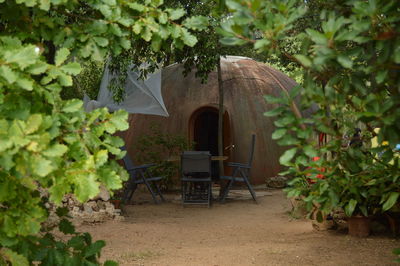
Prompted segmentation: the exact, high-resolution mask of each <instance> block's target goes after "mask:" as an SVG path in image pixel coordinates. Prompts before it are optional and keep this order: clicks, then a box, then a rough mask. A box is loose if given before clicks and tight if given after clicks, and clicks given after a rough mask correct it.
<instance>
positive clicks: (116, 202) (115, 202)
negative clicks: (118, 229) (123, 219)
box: [110, 199, 121, 209]
mask: <svg viewBox="0 0 400 266" xmlns="http://www.w3.org/2000/svg"><path fill="white" fill-rule="evenodd" d="M110 202H111V203H112V204H113V205H114V208H115V209H121V200H118V199H110Z"/></svg>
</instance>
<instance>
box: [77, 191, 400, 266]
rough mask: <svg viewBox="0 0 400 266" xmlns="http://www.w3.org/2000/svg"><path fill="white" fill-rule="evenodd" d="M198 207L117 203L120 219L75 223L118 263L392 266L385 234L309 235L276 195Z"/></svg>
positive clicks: (172, 202) (391, 242)
mask: <svg viewBox="0 0 400 266" xmlns="http://www.w3.org/2000/svg"><path fill="white" fill-rule="evenodd" d="M264 194H268V195H266V196H262V197H259V198H258V199H259V204H254V203H253V201H252V200H248V199H241V200H235V201H228V202H227V203H225V204H219V203H215V204H214V205H213V206H212V207H211V208H210V209H208V208H205V207H183V206H182V205H181V204H180V202H179V201H178V200H177V195H167V196H168V198H169V200H168V202H167V203H163V204H160V205H155V204H153V203H151V202H148V203H144V204H141V205H128V206H125V213H126V216H127V217H126V219H125V221H123V222H107V223H104V224H99V225H91V226H89V225H86V226H81V227H80V228H79V229H80V230H82V231H84V230H86V231H89V232H90V233H92V234H93V236H94V238H96V239H104V240H106V242H107V246H106V247H105V248H104V251H103V255H102V259H104V260H105V259H113V260H116V261H118V262H119V263H120V265H162V266H164V265H165V266H167V265H171V266H172V265H211V266H217V265H218V266H223V265H396V264H394V263H393V259H394V256H393V255H392V254H391V251H392V249H393V248H395V247H400V243H399V242H398V241H397V240H395V239H393V238H390V237H388V236H376V235H375V236H374V235H372V236H370V237H368V238H364V239H359V238H353V237H350V236H347V235H346V234H344V233H338V232H336V231H316V230H314V229H313V228H312V225H311V222H310V221H309V220H305V219H294V218H293V217H291V216H290V215H289V214H288V211H289V210H290V208H291V207H290V206H291V205H290V202H289V201H288V200H287V199H286V198H285V196H284V195H283V193H282V191H280V190H272V191H271V192H270V193H264Z"/></svg>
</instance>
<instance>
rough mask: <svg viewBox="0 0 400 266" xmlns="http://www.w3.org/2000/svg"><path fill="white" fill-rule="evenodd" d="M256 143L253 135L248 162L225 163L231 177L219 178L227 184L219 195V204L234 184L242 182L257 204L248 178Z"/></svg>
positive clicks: (223, 200)
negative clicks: (229, 168) (230, 171)
mask: <svg viewBox="0 0 400 266" xmlns="http://www.w3.org/2000/svg"><path fill="white" fill-rule="evenodd" d="M255 143H256V136H255V135H254V134H253V135H252V137H251V148H250V152H249V161H248V162H247V163H234V162H229V163H227V166H229V167H232V168H233V170H232V176H221V177H220V179H221V180H227V181H228V184H227V185H226V187H225V188H224V190H223V192H222V195H221V198H220V200H221V202H225V199H226V196H227V195H228V193H229V191H230V189H231V188H232V186H233V184H234V183H235V182H244V183H245V184H246V186H247V188H248V189H249V191H250V194H251V196H252V197H253V200H254V201H255V202H257V199H256V193H255V191H254V189H253V187H252V186H251V184H250V181H249V178H250V170H251V164H252V162H253V155H254V146H255Z"/></svg>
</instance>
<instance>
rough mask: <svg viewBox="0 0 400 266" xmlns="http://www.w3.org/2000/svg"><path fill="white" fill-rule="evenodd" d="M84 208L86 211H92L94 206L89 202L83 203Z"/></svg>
mask: <svg viewBox="0 0 400 266" xmlns="http://www.w3.org/2000/svg"><path fill="white" fill-rule="evenodd" d="M83 210H84V212H86V213H92V212H93V209H92V207H90V205H88V204H87V203H85V204H83Z"/></svg>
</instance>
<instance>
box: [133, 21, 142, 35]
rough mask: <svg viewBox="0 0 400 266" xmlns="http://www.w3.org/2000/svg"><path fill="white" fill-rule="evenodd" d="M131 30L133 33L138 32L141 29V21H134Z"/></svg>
mask: <svg viewBox="0 0 400 266" xmlns="http://www.w3.org/2000/svg"><path fill="white" fill-rule="evenodd" d="M132 30H133V32H134V33H135V34H140V32H141V31H142V23H141V22H136V23H135V24H133V27H132Z"/></svg>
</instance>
